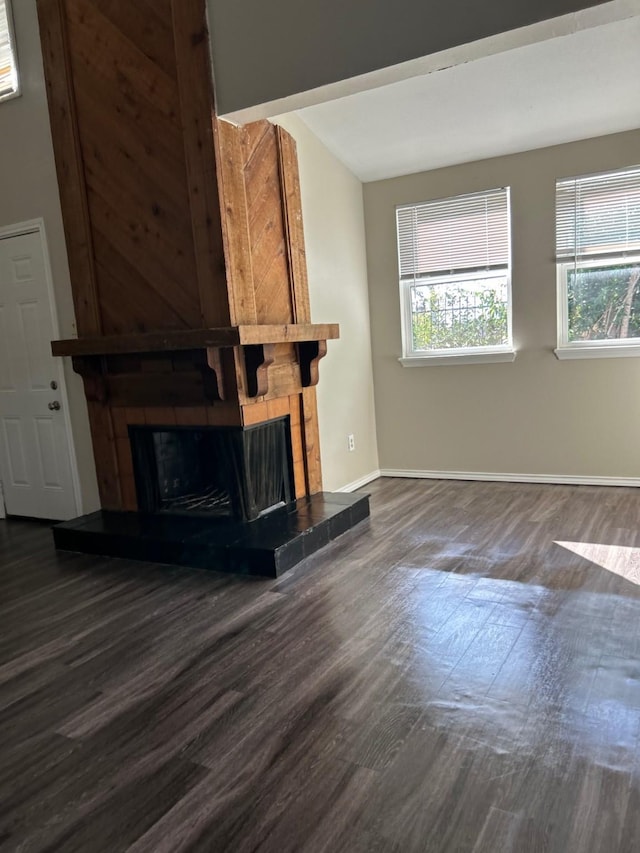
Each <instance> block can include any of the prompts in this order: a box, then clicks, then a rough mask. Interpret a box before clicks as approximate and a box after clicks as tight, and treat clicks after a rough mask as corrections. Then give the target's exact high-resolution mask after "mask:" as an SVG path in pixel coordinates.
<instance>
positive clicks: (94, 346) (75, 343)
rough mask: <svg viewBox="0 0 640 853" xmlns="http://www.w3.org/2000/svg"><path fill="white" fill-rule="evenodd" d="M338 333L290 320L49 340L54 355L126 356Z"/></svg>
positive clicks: (297, 340) (303, 340)
mask: <svg viewBox="0 0 640 853" xmlns="http://www.w3.org/2000/svg"><path fill="white" fill-rule="evenodd" d="M339 336H340V328H339V326H338V324H337V323H290V324H282V325H245V326H225V327H222V328H218V329H180V330H177V331H171V332H142V333H139V334H129V335H105V336H102V337H92V338H68V339H66V340H61V341H52V343H51V352H52V353H53V355H54V356H92V355H128V354H133V353H160V352H177V351H180V350H194V349H210V348H220V347H236V346H253V345H259V344H280V343H307V342H312V341H326V340H333V339H335V338H338V337H339Z"/></svg>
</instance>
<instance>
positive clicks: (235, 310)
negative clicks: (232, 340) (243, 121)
mask: <svg viewBox="0 0 640 853" xmlns="http://www.w3.org/2000/svg"><path fill="white" fill-rule="evenodd" d="M213 128H214V139H215V150H216V160H217V163H218V178H219V182H220V183H219V193H220V216H221V220H222V236H223V240H224V249H225V261H226V266H227V290H228V294H229V307H230V310H231V322H232V323H234V324H235V323H255V322H256V317H257V315H256V294H255V289H254V285H253V265H252V261H251V245H250V242H249V220H248V213H247V193H246V188H245V183H244V157H243V152H242V144H241V136H240V134H241V131H240V129H239V128H237V127H235V126H234V125H232V124H229V123H228V122H225V121H220V119H218V118H215V119H214V123H213Z"/></svg>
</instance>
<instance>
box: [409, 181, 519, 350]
mask: <svg viewBox="0 0 640 853" xmlns="http://www.w3.org/2000/svg"><path fill="white" fill-rule="evenodd" d="M396 223H397V237H398V266H399V274H400V293H401V300H402V308H403V349H404V356H405V358H411V357H420V356H425V355H430V356H431V355H437V354H442V355H455V354H457V353H459V354H468V353H470V352H478V351H483V352H489V351H494V350H498V349H509V350H510V348H511V310H510V303H511V293H510V285H511V281H510V278H511V277H510V264H511V228H510V213H509V188H508V187H501V188H497V189H492V190H488V191H486V192H480V193H469V194H466V195H461V196H455V197H452V198H445V199H437V200H435V201H428V202H424V203H421V204H411V205H402V206H400V207H398V208H397V209H396Z"/></svg>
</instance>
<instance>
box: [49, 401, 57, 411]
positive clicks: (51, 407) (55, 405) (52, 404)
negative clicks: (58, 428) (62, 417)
mask: <svg viewBox="0 0 640 853" xmlns="http://www.w3.org/2000/svg"><path fill="white" fill-rule="evenodd" d="M49 409H50V410H51V411H52V412H59V411H60V403H59V402H58V401H57V400H54V401H53V403H49Z"/></svg>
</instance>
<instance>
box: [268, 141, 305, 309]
mask: <svg viewBox="0 0 640 853" xmlns="http://www.w3.org/2000/svg"><path fill="white" fill-rule="evenodd" d="M276 132H277V140H278V155H279V160H280V184H281V189H282V201H283V210H284V222H285V229H286V234H287V249H288V252H289V274H290V279H291V290H292V300H293V316H294V322H296V323H310V322H311V305H310V303H309V280H308V275H307V256H306V251H305V242H304V227H303V224H302V196H301V193H300V173H299V169H298V154H297V151H296V143H295V140H294V139H293V137H292V136H291V135H290V134H289V133H287V131H286V130H285V129H284V128H282V127H278V128H277V131H276Z"/></svg>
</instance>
